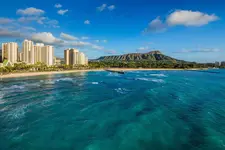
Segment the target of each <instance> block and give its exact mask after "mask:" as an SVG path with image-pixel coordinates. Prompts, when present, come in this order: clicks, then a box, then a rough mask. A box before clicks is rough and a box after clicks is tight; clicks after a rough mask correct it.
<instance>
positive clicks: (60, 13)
mask: <svg viewBox="0 0 225 150" xmlns="http://www.w3.org/2000/svg"><path fill="white" fill-rule="evenodd" d="M68 11H69V10H68V9H60V10H58V12H57V13H58V14H59V15H64V14H65V13H67V12H68Z"/></svg>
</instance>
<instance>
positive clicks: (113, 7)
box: [108, 5, 116, 11]
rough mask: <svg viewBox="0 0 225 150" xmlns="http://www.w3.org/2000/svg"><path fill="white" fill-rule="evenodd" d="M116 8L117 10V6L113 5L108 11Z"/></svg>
mask: <svg viewBox="0 0 225 150" xmlns="http://www.w3.org/2000/svg"><path fill="white" fill-rule="evenodd" d="M115 8H116V6H115V5H111V6H109V7H108V9H109V10H110V11H112V10H114V9H115Z"/></svg>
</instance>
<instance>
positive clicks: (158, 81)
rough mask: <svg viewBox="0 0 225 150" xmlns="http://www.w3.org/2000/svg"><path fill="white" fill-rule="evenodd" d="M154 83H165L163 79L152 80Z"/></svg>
mask: <svg viewBox="0 0 225 150" xmlns="http://www.w3.org/2000/svg"><path fill="white" fill-rule="evenodd" d="M152 82H157V83H164V82H165V81H164V80H163V79H152Z"/></svg>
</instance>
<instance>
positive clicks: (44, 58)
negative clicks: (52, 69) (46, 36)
mask: <svg viewBox="0 0 225 150" xmlns="http://www.w3.org/2000/svg"><path fill="white" fill-rule="evenodd" d="M53 59H54V48H53V46H50V45H46V46H44V47H43V48H42V51H41V62H43V63H45V64H46V65H47V66H52V65H54V62H53Z"/></svg>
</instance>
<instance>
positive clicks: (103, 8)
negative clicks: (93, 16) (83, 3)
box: [97, 4, 107, 12]
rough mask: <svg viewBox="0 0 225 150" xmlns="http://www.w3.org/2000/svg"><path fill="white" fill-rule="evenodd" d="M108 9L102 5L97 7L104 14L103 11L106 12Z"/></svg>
mask: <svg viewBox="0 0 225 150" xmlns="http://www.w3.org/2000/svg"><path fill="white" fill-rule="evenodd" d="M106 7H107V4H102V5H101V6H99V7H97V10H98V11H100V12H102V11H103V10H105V9H106Z"/></svg>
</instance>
